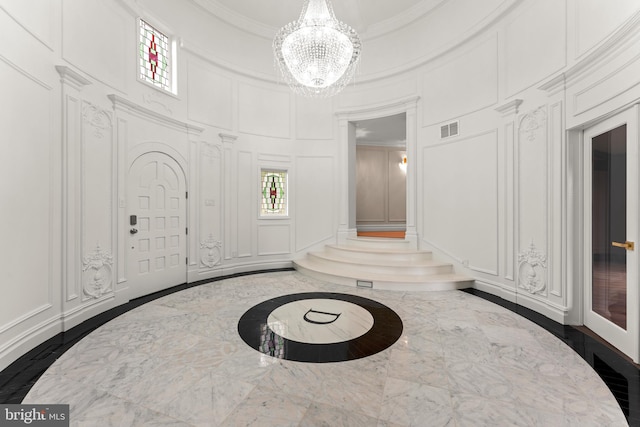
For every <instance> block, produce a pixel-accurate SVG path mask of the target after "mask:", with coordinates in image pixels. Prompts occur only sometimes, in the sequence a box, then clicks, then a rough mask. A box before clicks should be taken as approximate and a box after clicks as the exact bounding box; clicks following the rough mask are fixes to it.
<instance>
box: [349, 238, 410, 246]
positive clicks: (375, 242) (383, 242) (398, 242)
mask: <svg viewBox="0 0 640 427" xmlns="http://www.w3.org/2000/svg"><path fill="white" fill-rule="evenodd" d="M346 245H347V246H352V247H364V248H369V249H395V248H398V249H402V248H407V249H410V248H411V242H410V241H408V240H404V239H396V238H390V237H363V236H358V237H348V238H347V240H346Z"/></svg>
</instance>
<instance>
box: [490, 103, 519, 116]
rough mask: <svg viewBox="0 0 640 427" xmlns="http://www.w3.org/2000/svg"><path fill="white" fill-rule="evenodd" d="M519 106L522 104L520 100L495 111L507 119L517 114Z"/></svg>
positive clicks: (499, 107) (503, 105)
mask: <svg viewBox="0 0 640 427" xmlns="http://www.w3.org/2000/svg"><path fill="white" fill-rule="evenodd" d="M520 104H522V99H514V100H513V101H510V102H507V103H506V104H502V105H500V106H498V107H496V108H495V110H496V111H497V112H498V113H500V114H502V117H509V116H512V115H516V114H518V109H519V108H520Z"/></svg>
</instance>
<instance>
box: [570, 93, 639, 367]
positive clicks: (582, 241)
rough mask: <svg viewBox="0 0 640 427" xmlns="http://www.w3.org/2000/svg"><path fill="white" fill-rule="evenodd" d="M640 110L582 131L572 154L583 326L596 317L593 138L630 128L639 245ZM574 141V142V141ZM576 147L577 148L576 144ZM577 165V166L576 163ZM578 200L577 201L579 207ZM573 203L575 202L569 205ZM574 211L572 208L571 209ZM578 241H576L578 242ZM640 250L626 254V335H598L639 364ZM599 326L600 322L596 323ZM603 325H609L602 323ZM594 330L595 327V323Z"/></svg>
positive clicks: (630, 192)
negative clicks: (593, 293) (578, 182)
mask: <svg viewBox="0 0 640 427" xmlns="http://www.w3.org/2000/svg"><path fill="white" fill-rule="evenodd" d="M638 122H639V108H638V106H637V105H636V106H633V107H631V108H629V109H627V110H625V111H622V112H619V113H617V114H615V115H611V116H609V117H607V118H604V119H602V120H600V121H598V122H596V123H593V124H590V125H589V126H588V127H586V126H585V127H584V128H583V129H582V130H580V131H579V134H580V135H579V136H580V138H579V145H580V147H579V148H578V147H575V146H574V147H572V149H573V154H574V155H575V156H577V158H576V159H574V160H576V163H578V162H579V163H580V167H576V168H575V170H574V175H573V178H574V180H581V185H580V186H579V187H580V190H577V188H576V190H577V193H581V194H575V193H574V197H575V199H574V200H573V202H574V203H570V205H571V204H573V206H576V207H578V206H579V207H580V209H577V212H574V215H572V217H573V219H576V220H578V221H577V223H578V224H577V226H576V227H574V228H573V230H574V231H575V232H576V234H577V235H576V236H574V244H575V245H576V249H578V247H580V246H581V248H582V250H575V251H574V252H573V253H574V254H575V255H576V256H579V257H580V258H581V260H580V261H579V262H576V264H574V266H575V267H577V268H578V269H580V270H581V271H576V274H575V275H574V280H577V281H578V282H579V285H577V286H575V287H574V289H575V291H574V298H573V301H574V307H576V308H578V309H579V310H580V316H579V318H580V322H579V323H581V324H583V325H586V324H587V323H590V322H594V316H597V315H594V314H590V313H591V297H590V292H591V268H592V259H591V258H592V248H591V215H592V212H591V193H590V192H591V191H592V190H591V185H590V183H591V153H590V147H591V141H590V138H591V135H593V136H597V135H600V134H602V133H605V132H607V131H609V130H612V129H614V128H617V127H619V126H621V125H623V124H627V147H628V151H627V183H628V184H627V185H628V187H627V204H628V206H627V212H628V214H627V215H628V217H627V240H630V241H634V242H636V244H637V243H638V237H639V226H640V217H639V213H640V210H639V208H640V206H639V202H640V191H639V189H640V183H639V182H638V178H639V175H638V170H639V168H640V154H639V150H638V142H639V141H640V139H639V135H638V126H639V124H638ZM572 137H573V138H572ZM569 139H570V141H571V140H572V139H573V142H577V141H576V132H571V133H570V135H569ZM574 145H575V144H574ZM574 165H575V163H574ZM576 187H577V186H576ZM574 188H575V187H574ZM576 200H577V201H578V202H577V203H575V202H576ZM570 202H572V201H570ZM570 209H571V208H570ZM580 213H581V214H582V218H577V217H576V216H577V215H576V214H580ZM576 239H577V241H576ZM639 252H640V248H638V247H636V249H635V250H634V251H628V252H627V263H628V266H627V271H628V279H627V280H628V286H627V331H626V333H625V332H623V331H622V329H621V328H618V327H616V326H615V325H610V326H611V327H607V325H604V326H597V327H596V329H598V330H596V331H594V332H596V333H599V334H601V335H602V338H604V339H605V340H608V341H611V343H612V344H614V345H616V347H618V349H619V350H620V351H622V352H623V353H625V354H627V355H628V356H629V357H631V358H632V359H633V360H634V361H635V362H636V363H638V362H639V361H640V289H639V280H638V279H639V276H638V265H639V263H640V253H639ZM596 322H597V319H596ZM602 323H606V321H603V322H602ZM592 326H593V323H592Z"/></svg>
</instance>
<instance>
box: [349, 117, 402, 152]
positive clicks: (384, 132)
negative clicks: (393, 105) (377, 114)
mask: <svg viewBox="0 0 640 427" xmlns="http://www.w3.org/2000/svg"><path fill="white" fill-rule="evenodd" d="M354 123H355V125H356V144H357V145H384V146H393V147H396V146H405V145H406V139H407V115H406V114H405V113H402V114H396V115H394V116H388V117H381V118H377V119H371V120H358V121H357V122H354Z"/></svg>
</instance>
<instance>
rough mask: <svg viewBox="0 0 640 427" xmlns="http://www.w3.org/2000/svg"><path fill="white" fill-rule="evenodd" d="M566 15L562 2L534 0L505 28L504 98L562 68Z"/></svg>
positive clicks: (564, 59)
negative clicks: (505, 95)
mask: <svg viewBox="0 0 640 427" xmlns="http://www.w3.org/2000/svg"><path fill="white" fill-rule="evenodd" d="M566 15H567V14H566V1H565V0H536V1H533V2H530V3H529V4H528V5H526V6H523V7H522V8H521V10H520V15H519V16H518V17H517V18H515V19H514V20H513V21H511V22H510V23H509V24H508V25H507V26H506V27H505V32H504V39H505V42H504V46H505V63H506V76H505V77H506V90H507V95H508V96H511V95H514V94H516V93H518V92H520V91H522V90H524V89H526V88H528V87H529V86H531V85H533V84H535V83H537V82H539V81H540V80H542V79H544V78H545V77H548V76H551V75H552V74H553V73H555V72H556V71H558V70H560V69H561V68H562V67H564V66H565V64H566V47H565V46H566V38H567V35H566ZM541 23H544V25H542V24H541Z"/></svg>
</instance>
